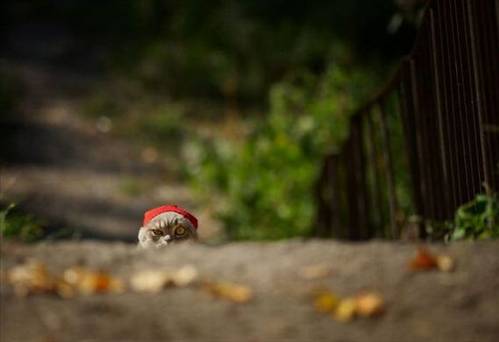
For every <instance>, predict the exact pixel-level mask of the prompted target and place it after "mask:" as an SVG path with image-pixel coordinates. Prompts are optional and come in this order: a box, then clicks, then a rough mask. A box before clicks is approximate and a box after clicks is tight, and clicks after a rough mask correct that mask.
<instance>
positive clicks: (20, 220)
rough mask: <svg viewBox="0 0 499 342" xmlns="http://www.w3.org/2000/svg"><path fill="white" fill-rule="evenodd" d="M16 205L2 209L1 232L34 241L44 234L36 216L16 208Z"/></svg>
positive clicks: (0, 214) (25, 240)
mask: <svg viewBox="0 0 499 342" xmlns="http://www.w3.org/2000/svg"><path fill="white" fill-rule="evenodd" d="M14 208H15V205H14V204H10V205H9V206H7V207H5V208H3V209H0V234H1V235H2V236H4V237H6V238H14V239H18V240H21V241H24V242H33V241H36V240H39V239H40V238H41V237H42V236H43V228H42V226H41V224H40V222H38V221H37V220H36V219H35V218H33V216H31V215H26V214H23V213H21V212H18V211H16V210H14Z"/></svg>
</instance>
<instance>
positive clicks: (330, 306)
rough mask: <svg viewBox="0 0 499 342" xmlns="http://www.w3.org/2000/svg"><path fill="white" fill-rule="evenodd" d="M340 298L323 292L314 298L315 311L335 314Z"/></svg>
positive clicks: (331, 293)
mask: <svg viewBox="0 0 499 342" xmlns="http://www.w3.org/2000/svg"><path fill="white" fill-rule="evenodd" d="M339 301H340V300H339V298H338V296H336V295H335V294H334V293H333V292H331V291H327V290H325V291H321V292H319V293H318V294H317V295H316V296H315V298H314V306H315V309H316V310H317V311H319V312H333V310H334V309H335V308H336V306H338V303H339Z"/></svg>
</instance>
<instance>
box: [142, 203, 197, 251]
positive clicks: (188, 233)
mask: <svg viewBox="0 0 499 342" xmlns="http://www.w3.org/2000/svg"><path fill="white" fill-rule="evenodd" d="M197 239H198V235H197V219H196V218H195V217H194V216H192V215H191V214H189V213H188V212H187V211H185V209H182V208H180V207H177V206H163V207H159V208H156V209H152V210H150V211H148V212H146V215H145V219H144V224H143V226H142V227H141V228H140V229H139V234H138V240H139V246H140V247H143V248H152V247H156V248H161V247H166V246H168V245H170V244H173V243H177V242H182V241H187V240H191V241H197Z"/></svg>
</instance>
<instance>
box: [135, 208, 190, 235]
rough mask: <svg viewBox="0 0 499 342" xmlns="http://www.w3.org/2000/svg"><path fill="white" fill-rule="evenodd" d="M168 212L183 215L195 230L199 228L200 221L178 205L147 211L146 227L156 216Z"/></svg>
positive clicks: (145, 216) (145, 215)
mask: <svg viewBox="0 0 499 342" xmlns="http://www.w3.org/2000/svg"><path fill="white" fill-rule="evenodd" d="M167 212H174V213H177V214H180V215H182V216H183V217H185V218H186V219H188V220H189V221H190V222H191V223H192V225H193V226H194V228H196V229H197V228H198V219H197V218H196V217H194V215H192V214H191V213H189V212H188V211H187V210H185V209H183V208H180V207H179V206H176V205H162V206H161V207H157V208H154V209H150V210H148V211H146V212H145V214H144V226H145V225H146V224H148V223H149V222H151V220H152V219H153V218H155V217H156V216H158V215H160V214H163V213H167Z"/></svg>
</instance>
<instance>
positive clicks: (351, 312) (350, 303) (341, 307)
mask: <svg viewBox="0 0 499 342" xmlns="http://www.w3.org/2000/svg"><path fill="white" fill-rule="evenodd" d="M356 313H357V303H356V301H355V299H354V298H344V299H341V300H340V302H339V303H338V306H337V307H336V309H335V310H334V312H333V318H334V319H335V320H337V321H340V322H350V321H351V320H353V319H354V318H355V315H356Z"/></svg>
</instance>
